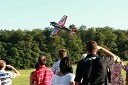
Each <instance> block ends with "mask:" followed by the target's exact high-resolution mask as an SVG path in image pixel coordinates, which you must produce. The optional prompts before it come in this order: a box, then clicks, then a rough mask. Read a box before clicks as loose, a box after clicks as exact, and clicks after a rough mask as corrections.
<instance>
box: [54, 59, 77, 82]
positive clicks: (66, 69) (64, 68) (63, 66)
mask: <svg viewBox="0 0 128 85" xmlns="http://www.w3.org/2000/svg"><path fill="white" fill-rule="evenodd" d="M74 78H75V74H73V73H72V65H71V61H70V59H69V58H68V57H64V58H62V59H61V61H60V72H59V73H57V74H55V75H54V76H53V78H52V85H75V83H74Z"/></svg>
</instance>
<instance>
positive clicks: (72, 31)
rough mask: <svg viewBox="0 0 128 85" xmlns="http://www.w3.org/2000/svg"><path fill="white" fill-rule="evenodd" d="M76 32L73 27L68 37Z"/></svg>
mask: <svg viewBox="0 0 128 85" xmlns="http://www.w3.org/2000/svg"><path fill="white" fill-rule="evenodd" d="M76 31H77V28H76V27H74V28H73V29H72V30H71V32H70V35H73V34H74V33H75V32H76Z"/></svg>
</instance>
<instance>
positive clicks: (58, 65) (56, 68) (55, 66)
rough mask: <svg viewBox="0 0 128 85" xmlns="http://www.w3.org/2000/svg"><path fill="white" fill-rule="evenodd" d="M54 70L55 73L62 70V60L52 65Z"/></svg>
mask: <svg viewBox="0 0 128 85" xmlns="http://www.w3.org/2000/svg"><path fill="white" fill-rule="evenodd" d="M52 72H53V73H54V74H57V73H58V72H60V60H58V61H57V62H55V63H54V64H53V66H52Z"/></svg>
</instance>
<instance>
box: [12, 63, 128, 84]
mask: <svg viewBox="0 0 128 85" xmlns="http://www.w3.org/2000/svg"><path fill="white" fill-rule="evenodd" d="M124 63H125V64H126V63H127V62H124ZM73 68H74V72H75V69H76V65H74V66H73ZM32 71H34V69H29V70H20V73H21V76H19V77H17V78H15V79H13V85H29V75H30V73H31V72H32ZM125 74H126V73H125V71H124V70H123V71H122V75H123V78H124V79H125V77H126V75H125Z"/></svg>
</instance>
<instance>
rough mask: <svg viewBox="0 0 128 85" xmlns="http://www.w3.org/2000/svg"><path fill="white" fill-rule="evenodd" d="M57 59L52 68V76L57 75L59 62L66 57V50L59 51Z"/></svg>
mask: <svg viewBox="0 0 128 85" xmlns="http://www.w3.org/2000/svg"><path fill="white" fill-rule="evenodd" d="M59 57H60V60H58V61H57V62H55V63H54V64H53V66H52V72H53V73H54V74H57V73H58V72H60V67H59V65H60V61H61V59H62V58H64V57H67V50H66V49H61V50H59ZM72 71H73V70H72Z"/></svg>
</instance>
